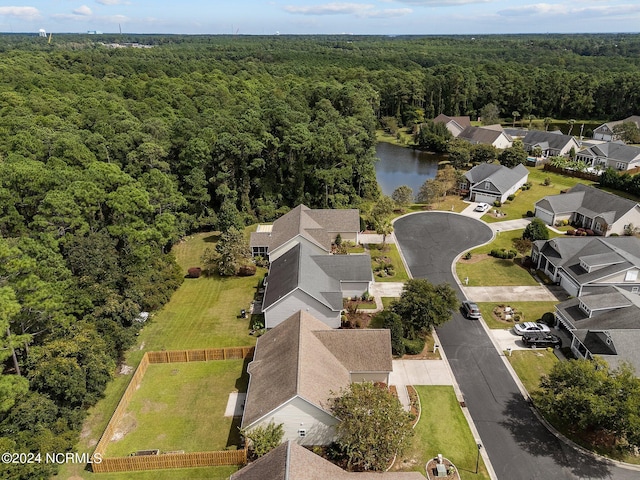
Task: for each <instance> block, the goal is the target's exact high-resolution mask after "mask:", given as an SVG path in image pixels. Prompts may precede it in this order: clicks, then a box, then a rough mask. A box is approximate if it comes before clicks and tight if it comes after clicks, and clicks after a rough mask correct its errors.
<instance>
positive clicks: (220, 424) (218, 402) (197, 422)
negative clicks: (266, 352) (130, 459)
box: [106, 360, 248, 457]
mask: <svg viewBox="0 0 640 480" xmlns="http://www.w3.org/2000/svg"><path fill="white" fill-rule="evenodd" d="M243 367H244V361H243V360H220V361H210V362H190V363H168V364H155V365H149V367H148V368H147V372H146V373H145V376H144V378H143V379H142V382H141V384H140V387H139V389H138V390H136V392H135V394H134V395H133V397H132V398H131V401H130V403H129V406H128V408H127V411H126V413H125V415H124V416H123V418H122V420H121V421H120V422H119V424H118V426H117V434H118V435H122V438H120V439H118V440H117V441H112V442H111V443H110V444H109V445H108V447H107V451H106V456H107V457H120V456H127V455H129V454H131V453H132V452H135V451H137V450H147V449H156V448H157V449H159V450H160V451H161V452H167V451H175V450H184V451H185V452H201V451H212V450H224V449H225V448H227V447H230V446H232V445H238V444H239V440H240V436H239V433H238V429H237V426H238V425H237V422H235V423H234V422H233V418H232V417H225V416H224V412H225V407H226V405H227V400H228V398H229V394H230V393H231V392H234V391H241V392H246V390H247V383H248V376H247V374H246V372H244V371H243Z"/></svg>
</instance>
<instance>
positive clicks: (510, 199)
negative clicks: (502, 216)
mask: <svg viewBox="0 0 640 480" xmlns="http://www.w3.org/2000/svg"><path fill="white" fill-rule="evenodd" d="M514 198H516V196H515V195H514V194H513V193H512V194H511V195H509V196H508V197H507V200H509V201H512V200H513V199H514Z"/></svg>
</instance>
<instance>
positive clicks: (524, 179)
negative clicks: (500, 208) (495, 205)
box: [502, 177, 528, 202]
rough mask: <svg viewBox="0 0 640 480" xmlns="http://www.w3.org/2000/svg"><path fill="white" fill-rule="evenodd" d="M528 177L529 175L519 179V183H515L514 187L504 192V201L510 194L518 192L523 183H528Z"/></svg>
mask: <svg viewBox="0 0 640 480" xmlns="http://www.w3.org/2000/svg"><path fill="white" fill-rule="evenodd" d="M527 178H528V177H523V178H522V179H521V180H518V183H516V184H514V185H513V187H511V188H510V189H509V190H507V191H506V192H504V194H503V195H502V201H503V202H504V201H505V200H506V199H507V197H508V196H509V195H512V194H514V193H516V192H517V191H518V190H519V189H520V187H521V186H522V185H524V184H525V183H527Z"/></svg>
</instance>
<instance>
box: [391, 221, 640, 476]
mask: <svg viewBox="0 0 640 480" xmlns="http://www.w3.org/2000/svg"><path fill="white" fill-rule="evenodd" d="M394 230H395V236H396V239H397V243H398V245H399V247H400V248H401V250H402V253H403V255H404V257H405V260H406V262H407V264H408V266H409V269H410V270H411V274H412V276H413V277H414V278H426V279H428V280H429V281H431V282H432V283H442V282H447V283H449V284H451V286H452V287H453V288H454V289H455V290H456V291H457V292H458V295H459V297H460V299H462V292H461V291H460V289H459V287H458V285H457V283H456V282H455V279H454V277H453V274H452V272H451V264H452V262H453V260H454V259H455V257H456V256H457V255H459V254H460V253H462V252H464V251H466V250H468V249H470V248H472V247H474V246H477V245H480V244H482V243H485V242H487V241H488V240H490V239H491V235H492V233H491V229H490V228H489V227H488V226H487V225H486V224H484V223H483V222H480V221H478V220H475V219H472V218H469V217H464V216H461V215H456V214H451V213H445V212H425V213H420V214H415V215H409V216H407V217H403V218H401V219H399V220H397V221H396V222H395V224H394ZM438 336H439V337H440V342H441V346H442V348H443V349H444V351H445V354H446V355H447V358H448V359H449V363H450V364H451V369H452V370H453V373H454V375H455V377H456V380H457V382H458V384H459V386H460V389H461V391H462V394H463V397H464V400H465V403H466V405H467V407H468V409H469V413H470V414H471V417H472V418H473V421H474V423H475V425H476V428H477V429H478V433H479V434H480V437H481V441H482V445H483V448H485V449H486V452H487V454H488V455H489V458H490V459H491V463H492V465H493V468H494V470H495V472H496V475H497V477H498V479H500V480H519V479H523V480H525V479H526V480H532V479H620V480H627V479H629V480H631V479H634V480H637V479H638V478H640V472H638V471H631V470H626V469H623V468H620V467H617V466H615V465H612V464H608V463H605V462H602V461H600V460H597V459H594V458H592V457H591V456H589V455H586V454H583V453H581V452H578V451H576V450H574V449H573V448H571V447H569V446H567V445H566V444H565V443H564V442H562V441H560V440H558V439H557V438H556V437H555V436H554V435H553V434H551V432H549V431H548V430H547V429H546V428H545V427H544V426H543V425H542V424H541V423H540V421H539V420H538V419H537V418H536V416H535V415H534V413H533V412H532V410H531V408H530V406H529V404H528V403H527V401H525V400H524V399H523V398H522V395H521V394H520V391H519V390H518V388H517V386H516V384H515V382H514V380H513V378H512V377H511V375H510V374H509V371H508V370H507V368H506V367H505V365H504V363H503V362H502V360H501V358H500V357H499V355H498V352H497V351H496V350H495V348H494V346H493V344H492V343H491V340H490V339H489V337H488V335H487V333H486V332H485V331H484V329H483V328H482V327H481V326H480V324H479V322H477V321H473V320H467V319H465V318H464V317H463V316H462V315H461V314H460V313H456V314H454V318H453V319H452V320H451V321H450V322H447V323H446V324H445V325H444V326H443V327H440V328H438ZM443 453H446V452H443Z"/></svg>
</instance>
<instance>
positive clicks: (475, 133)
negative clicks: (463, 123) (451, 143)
mask: <svg viewBox="0 0 640 480" xmlns="http://www.w3.org/2000/svg"><path fill="white" fill-rule="evenodd" d="M498 127H499V128H491V127H472V126H469V127H467V128H465V129H464V130H462V132H460V134H459V135H458V138H462V139H463V140H466V141H467V142H469V143H471V144H472V145H477V144H482V145H491V146H494V147H496V148H509V147H510V146H511V145H512V143H513V139H512V138H511V137H510V136H509V135H507V134H506V133H505V132H504V131H503V130H502V127H501V126H500V125H498Z"/></svg>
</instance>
